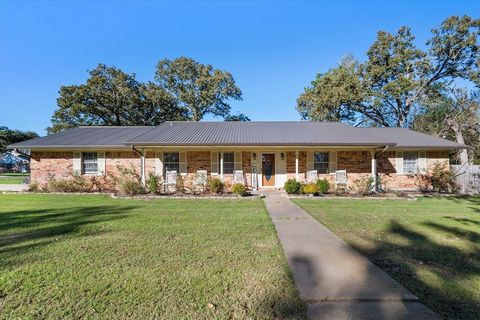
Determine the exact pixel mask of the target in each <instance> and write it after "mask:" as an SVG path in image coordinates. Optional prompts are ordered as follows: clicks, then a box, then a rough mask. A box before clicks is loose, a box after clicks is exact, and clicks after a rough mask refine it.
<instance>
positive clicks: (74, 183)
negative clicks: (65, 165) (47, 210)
mask: <svg viewBox="0 0 480 320" xmlns="http://www.w3.org/2000/svg"><path fill="white" fill-rule="evenodd" d="M46 190H47V191H48V192H89V191H92V187H91V185H90V184H89V183H88V181H87V180H86V179H85V178H84V177H83V176H81V175H78V174H75V175H73V176H72V178H69V179H56V178H50V179H49V180H48V182H47V186H46Z"/></svg>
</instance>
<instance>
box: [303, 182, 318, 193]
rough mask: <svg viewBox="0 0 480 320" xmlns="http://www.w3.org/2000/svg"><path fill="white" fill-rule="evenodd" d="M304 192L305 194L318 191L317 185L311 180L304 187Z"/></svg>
mask: <svg viewBox="0 0 480 320" xmlns="http://www.w3.org/2000/svg"><path fill="white" fill-rule="evenodd" d="M303 193H305V194H316V193H318V189H317V185H316V184H315V183H313V182H309V183H307V184H306V185H305V187H303Z"/></svg>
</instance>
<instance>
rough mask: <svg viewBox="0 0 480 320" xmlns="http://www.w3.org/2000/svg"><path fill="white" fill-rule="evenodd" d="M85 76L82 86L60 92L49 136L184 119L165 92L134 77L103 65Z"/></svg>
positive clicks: (179, 109) (64, 87) (67, 87)
mask: <svg viewBox="0 0 480 320" xmlns="http://www.w3.org/2000/svg"><path fill="white" fill-rule="evenodd" d="M89 74H90V77H89V78H88V79H87V81H86V83H85V84H82V85H71V86H62V87H61V88H60V92H59V94H60V96H59V98H58V99H57V105H58V109H57V110H56V111H55V112H54V114H53V117H52V126H51V127H50V128H48V132H49V133H54V132H58V131H61V130H64V129H67V128H73V127H77V126H81V125H83V126H90V125H104V126H125V125H158V124H160V123H161V122H163V121H165V120H185V119H187V118H186V116H187V113H186V110H185V109H182V108H178V106H177V104H176V102H175V99H174V98H173V97H172V96H170V95H169V94H168V93H167V91H166V90H164V89H162V88H161V87H158V86H157V85H155V84H154V83H150V82H149V83H146V84H144V83H140V82H138V81H137V80H136V79H135V74H131V75H130V74H126V73H125V72H123V71H121V70H120V69H118V68H116V67H107V66H106V65H104V64H99V65H98V66H97V68H95V69H94V70H91V71H89Z"/></svg>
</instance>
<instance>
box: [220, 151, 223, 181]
mask: <svg viewBox="0 0 480 320" xmlns="http://www.w3.org/2000/svg"><path fill="white" fill-rule="evenodd" d="M220 179H222V181H223V152H220Z"/></svg>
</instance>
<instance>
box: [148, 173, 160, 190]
mask: <svg viewBox="0 0 480 320" xmlns="http://www.w3.org/2000/svg"><path fill="white" fill-rule="evenodd" d="M148 192H150V193H157V192H158V177H157V176H156V175H154V174H153V173H150V174H149V176H148Z"/></svg>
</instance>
